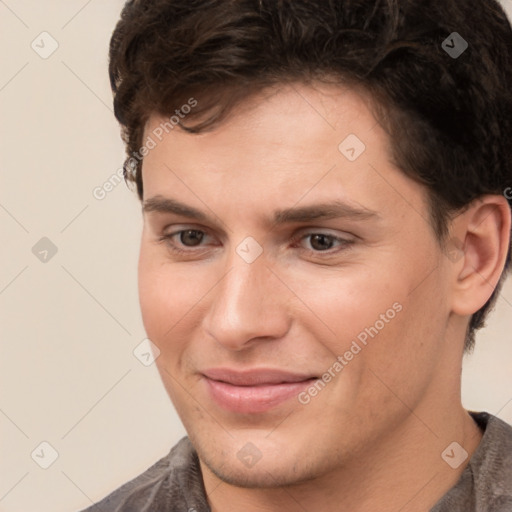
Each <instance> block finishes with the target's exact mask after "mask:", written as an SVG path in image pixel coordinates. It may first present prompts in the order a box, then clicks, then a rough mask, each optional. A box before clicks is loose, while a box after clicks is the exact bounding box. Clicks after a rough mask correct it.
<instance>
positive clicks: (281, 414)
mask: <svg viewBox="0 0 512 512" xmlns="http://www.w3.org/2000/svg"><path fill="white" fill-rule="evenodd" d="M198 100H199V101H200V98H198ZM368 104H369V102H368V99H367V98H365V97H364V96H363V95H362V94H358V93H356V92H355V91H353V90H350V89H345V88H342V87H340V86H327V85H320V84H316V85H315V87H313V86H311V85H302V84H294V85H288V86H282V87H279V88H274V89H273V90H271V91H265V92H263V93H260V94H259V95H257V96H253V97H252V98H251V99H249V100H247V101H246V102H245V103H244V104H243V105H240V106H239V107H238V108H237V109H236V110H235V111H234V113H233V114H232V115H230V117H229V118H228V119H227V120H225V121H224V122H223V123H221V124H220V125H218V126H217V127H215V129H214V130H212V131H208V132H205V133H201V134H189V133H186V132H184V131H182V130H179V129H175V130H173V131H171V132H169V133H168V134H166V135H165V136H164V137H163V139H162V141H161V142H159V143H158V145H157V147H156V148H154V149H152V150H151V151H150V153H149V154H148V155H147V156H146V157H145V159H144V164H143V182H144V201H145V202H147V201H148V200H149V199H151V198H155V197H157V196H160V197H165V198H171V199H174V200H178V201H180V202H181V203H184V204H185V205H187V206H189V207H193V208H195V209H197V210H200V211H202V212H203V213H204V214H205V219H202V220H198V219H195V218H191V217H189V216H187V215H177V214H175V213H170V212H159V211H146V212H145V213H144V228H143V234H142V241H141V252H140V261H139V290H140V302H141V308H142V315H143V320H144V325H145V328H146V331H147V334H148V336H149V338H150V339H151V340H152V341H153V343H155V345H156V346H157V347H158V348H159V350H160V351H161V353H160V357H158V359H157V366H158V370H159V372H160V375H161V378H162V381H163V383H164V385H165V388H166V390H167V392H168V394H169V396H170V398H171V400H172V402H173V404H174V406H175V407H176V410H177V412H178V414H179V416H180V418H181V420H182V421H183V424H184V426H185V428H186V430H187V432H188V434H189V437H190V439H191V441H192V443H193V445H194V447H195V448H196V450H197V452H198V455H199V458H200V464H201V470H202V473H203V479H204V483H205V488H206V491H207V495H208V500H209V503H210V506H211V508H212V510H213V511H223V512H224V511H231V510H233V511H235V510H244V511H247V512H252V511H278V510H279V511H304V510H325V511H335V510H336V511H339V510H347V511H348V510H350V511H351V512H359V511H368V510H379V511H380V512H386V511H394V512H396V511H397V510H401V511H402V512H405V511H420V510H422V511H424V510H427V509H429V508H430V507H432V506H433V505H434V504H435V503H436V502H437V501H438V500H439V499H440V498H441V496H443V494H445V493H446V492H447V491H448V490H449V489H450V488H451V487H452V486H453V485H455V483H456V482H457V480H458V478H459V476H460V474H461V473H462V471H463V470H464V468H465V467H466V465H467V462H468V460H469V459H467V460H466V461H465V462H464V463H462V464H461V465H460V466H459V467H458V468H457V469H452V468H451V467H449V466H448V464H447V463H446V462H445V461H444V460H443V459H442V458H441V453H442V452H443V450H445V448H446V447H447V446H448V445H449V444H450V443H452V442H453V441H456V442H458V443H459V444H460V445H461V446H462V447H464V449H465V450H466V451H467V452H468V454H469V456H471V454H472V453H473V452H474V450H475V449H476V447H477V446H478V443H479V441H480V439H481V432H480V430H479V429H478V428H477V426H476V424H475V423H474V422H473V420H472V419H471V417H470V416H469V414H468V413H467V411H465V410H464V408H463V407H462V405H461V399H460V374H461V364H462V363H461V361H462V354H463V344H464V334H465V330H466V326H467V324H468V321H469V318H470V316H471V314H472V313H474V312H475V311H477V310H478V309H479V308H480V307H481V306H482V305H483V304H484V303H485V302H486V300H487V299H488V298H489V296H490V295H491V293H492V291H493V289H494V286H495V285H496V283H497V282H498V279H499V276H500V274H501V271H502V269H503V266H504V263H505V257H506V248H507V246H508V234H509V232H510V211H509V208H508V205H507V202H506V199H505V198H504V197H502V196H496V195H487V196H483V197H481V198H480V199H478V200H477V201H475V202H474V203H472V204H471V205H470V206H469V207H468V208H467V209H466V210H465V211H464V212H463V213H461V214H459V215H458V216H457V217H455V219H454V220H453V222H452V223H451V237H453V238H455V239H457V240H459V241H463V242H464V251H463V252H460V255H459V256H458V257H447V252H446V251H445V250H443V248H442V247H441V246H440V244H439V243H438V241H437V239H436V237H435V235H434V233H433V231H432V228H431V225H430V224H429V222H428V213H427V211H428V210H427V202H426V198H427V196H426V192H425V190H424V188H423V187H422V186H421V185H419V184H418V183H416V182H414V181H412V180H410V179H409V178H408V177H406V176H405V175H404V174H403V173H402V172H401V171H400V170H399V169H397V168H396V167H395V166H394V165H393V164H392V163H391V158H390V154H389V150H388V144H389V141H388V139H387V135H386V134H385V132H384V131H383V130H382V128H381V127H380V125H379V124H377V123H376V120H375V118H374V117H373V115H372V113H371V111H370V110H369V108H368ZM161 121H162V118H160V117H159V116H157V115H153V116H151V118H150V120H149V122H148V124H147V126H146V135H150V134H151V131H152V130H154V129H155V127H157V126H158V124H159V123H160V122H161ZM185 122H186V120H185ZM348 134H356V135H357V137H358V138H359V139H360V140H361V141H363V142H364V144H365V146H366V150H365V151H364V152H363V153H362V154H361V155H360V156H359V157H358V158H357V159H356V160H355V161H353V162H350V161H349V160H347V159H346V158H345V156H343V154H342V153H341V152H340V151H339V150H338V145H339V144H340V142H341V141H343V140H344V139H345V138H346V137H347V135H348ZM332 201H344V202H347V203H349V204H350V205H352V206H355V207H357V208H365V209H369V210H371V211H373V212H376V214H377V215H376V216H375V217H371V218H368V219H366V220H364V219H357V218H344V217H339V218H332V219H324V218H320V219H316V220H303V221H294V222H285V223H273V215H274V212H275V211H276V210H283V209H287V208H298V207H306V206H311V205H316V204H319V203H330V202H332ZM186 229H192V230H199V231H202V232H204V233H205V235H204V237H203V239H202V240H201V241H200V244H199V246H192V247H190V246H187V245H184V243H183V239H182V238H180V235H179V233H178V234H177V235H176V234H175V235H174V236H172V237H171V238H169V239H167V240H164V241H162V240H160V237H162V235H165V234H172V233H176V232H179V231H180V230H186ZM315 233H319V234H325V235H326V236H331V237H335V238H334V239H333V238H323V239H322V240H323V241H324V242H328V243H327V245H328V246H329V247H330V244H331V243H332V248H330V249H328V250H321V249H322V248H323V247H324V246H322V245H321V246H320V250H318V247H319V246H318V245H317V244H313V241H314V239H313V238H312V237H311V236H308V235H312V234H315ZM248 236H251V237H253V238H254V239H255V240H256V241H257V242H258V244H260V246H261V247H262V249H263V253H262V254H261V255H260V256H259V257H258V258H257V259H256V260H255V261H254V262H252V263H246V262H245V261H244V260H243V259H242V258H241V257H240V256H239V255H238V254H237V252H236V248H237V246H238V245H239V244H240V243H241V242H242V241H243V240H244V239H245V238H246V237H248ZM336 237H338V238H339V239H343V240H351V241H352V243H351V244H349V245H347V244H344V243H342V242H339V241H337V239H336ZM315 240H318V239H317V238H316V239H315ZM185 243H189V239H188V238H185ZM176 248H178V249H181V250H182V251H185V252H176ZM452 256H453V253H452ZM395 303H398V304H399V305H401V307H402V309H401V311H400V312H398V313H396V315H395V316H394V318H393V319H391V320H389V321H388V322H387V323H385V325H384V327H383V328H382V329H380V330H379V332H378V334H377V335H376V336H375V337H374V338H369V340H368V343H367V345H366V346H364V347H363V348H362V350H361V351H360V352H359V353H357V355H355V356H354V357H353V358H352V360H351V361H349V362H348V364H346V365H345V366H344V367H343V370H342V371H341V372H339V373H337V374H336V376H335V377H334V378H332V380H331V381H330V382H329V383H328V384H327V385H326V386H325V387H324V388H323V389H322V390H321V392H319V393H318V394H317V396H315V397H313V398H311V400H310V402H309V403H308V404H306V405H304V404H301V403H300V402H299V401H298V400H296V399H291V400H289V401H287V402H285V403H284V404H281V405H279V406H277V407H275V408H274V409H271V410H269V411H266V412H264V413H260V414H238V413H234V412H229V411H225V410H224V409H222V408H221V407H219V406H218V405H217V404H216V403H215V402H214V401H212V400H211V398H210V396H209V394H208V393H207V387H206V385H205V381H204V379H203V377H202V376H201V374H200V372H201V370H205V369H207V368H212V367H220V366H224V367H230V368H237V369H240V370H244V369H249V368H256V367H258V368H261V367H270V368H276V369H282V370H288V371H292V372H298V373H311V374H314V375H316V376H321V375H322V374H324V372H326V371H327V370H328V369H329V368H331V367H332V366H333V363H334V362H335V361H336V357H337V356H339V355H343V354H345V352H346V351H347V350H349V349H350V347H351V344H352V342H353V341H354V340H355V339H356V337H357V335H358V334H359V333H361V332H362V331H364V329H365V328H367V327H369V326H373V325H374V324H375V323H376V321H377V320H379V318H381V316H380V315H382V314H385V313H386V311H387V310H389V309H390V308H392V305H393V304H395ZM247 443H252V444H253V445H254V446H256V447H257V450H258V451H259V453H260V454H261V458H260V459H259V461H258V462H257V463H256V464H254V465H253V466H252V467H247V466H246V465H244V464H242V462H241V461H240V460H239V458H238V457H237V453H238V451H239V450H240V449H242V448H243V447H244V446H245V445H246V444H247Z"/></svg>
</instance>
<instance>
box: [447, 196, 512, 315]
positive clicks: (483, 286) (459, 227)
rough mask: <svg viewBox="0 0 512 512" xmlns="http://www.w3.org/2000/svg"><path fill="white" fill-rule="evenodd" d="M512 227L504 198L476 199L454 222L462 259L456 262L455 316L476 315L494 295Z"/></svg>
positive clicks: (504, 260) (453, 309)
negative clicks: (511, 227)
mask: <svg viewBox="0 0 512 512" xmlns="http://www.w3.org/2000/svg"><path fill="white" fill-rule="evenodd" d="M510 226H511V213H510V207H509V205H508V201H507V200H506V198H505V197H503V196H501V195H485V196H481V197H479V198H477V199H475V201H474V203H473V204H472V205H471V206H470V207H469V208H468V209H467V210H466V211H465V212H464V213H463V214H461V215H460V216H459V217H458V218H457V219H456V220H455V221H454V224H453V228H454V233H455V238H454V239H455V240H458V241H459V245H460V247H459V249H460V251H461V256H462V257H461V259H460V261H454V272H456V273H455V275H454V281H453V304H452V311H453V312H454V313H457V314H459V315H472V314H473V313H475V312H476V311H478V310H479V309H480V308H481V307H482V306H483V305H484V304H485V303H486V302H487V300H488V299H489V297H490V296H491V295H492V293H493V291H494V289H495V287H496V285H497V284H498V282H499V279H500V277H501V274H502V271H503V268H504V266H505V262H506V258H507V253H508V249H509V245H510ZM452 240H453V239H452Z"/></svg>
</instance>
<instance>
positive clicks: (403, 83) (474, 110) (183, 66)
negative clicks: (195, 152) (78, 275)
mask: <svg viewBox="0 0 512 512" xmlns="http://www.w3.org/2000/svg"><path fill="white" fill-rule="evenodd" d="M454 33H457V35H454ZM459 34H460V35H459ZM450 37H451V38H452V39H450ZM453 37H460V38H461V39H459V41H464V42H465V41H467V45H468V47H467V49H466V50H465V51H464V52H463V53H462V54H461V55H459V56H457V57H455V56H454V55H453V54H452V55H450V54H449V52H448V51H446V46H445V45H446V42H445V43H443V41H450V43H449V46H453V45H454V42H453V41H454V39H453ZM109 57H110V63H109V75H110V82H111V86H112V91H113V94H114V110H115V115H116V118H117V119H118V121H119V122H120V123H121V125H122V136H123V140H124V142H125V144H126V150H127V158H126V161H125V164H124V172H125V179H126V180H128V181H132V182H134V183H135V184H136V187H137V191H138V195H139V198H140V199H142V197H143V183H142V173H141V167H142V166H141V158H140V155H139V154H138V151H139V149H140V148H141V146H142V142H143V141H142V139H143V134H144V128H145V124H146V122H147V120H148V119H149V116H150V115H151V114H153V113H158V114H161V115H164V116H171V115H172V114H173V113H174V112H175V111H176V109H179V107H180V106H181V105H182V104H186V102H187V100H189V99H190V98H191V97H195V98H198V100H197V101H196V100H194V101H196V103H197V105H198V106H197V108H195V109H194V110H193V112H191V113H190V114H189V115H188V116H187V122H186V123H182V122H179V125H180V127H181V128H183V129H186V130H188V131H190V132H199V131H201V130H206V129H210V128H212V127H214V126H215V125H216V124H217V123H219V122H221V120H222V119H223V118H224V117H225V116H226V115H228V113H229V111H230V110H231V109H232V108H233V107H235V106H236V105H238V104H239V103H240V102H241V101H242V100H243V99H245V98H247V97H248V96H249V95H250V94H252V93H254V92H258V91H260V90H262V89H263V88H265V87H268V86H272V85H275V84H279V83H283V82H288V81H302V82H312V81H314V80H331V81H332V79H334V80H339V81H340V82H344V83H347V82H348V83H351V84H353V85H354V86H357V87H361V88H362V89H364V90H366V91H367V92H369V93H370V97H372V98H373V99H374V100H375V102H376V104H377V105H378V109H377V115H378V117H379V119H380V120H381V122H382V124H383V125H384V127H385V128H386V130H387V132H388V134H389V136H390V141H391V151H392V156H393V159H394V161H395V163H396V165H397V166H398V167H399V168H400V169H401V170H402V171H403V172H404V173H405V174H407V175H408V176H409V177H411V178H413V179H414V180H416V181H418V182H420V183H422V184H423V185H424V186H425V187H426V188H427V190H428V197H429V204H430V219H431V225H432V228H433V231H434V233H435V234H436V236H437V239H438V240H439V241H440V243H441V245H442V246H444V245H445V244H446V243H447V238H448V231H449V230H448V224H449V219H450V216H451V214H452V213H455V212H457V211H460V210H461V209H462V208H464V207H466V206H468V205H469V204H470V203H471V202H472V201H473V200H474V199H476V198H477V197H479V196H481V195H483V194H487V193H490V194H502V193H503V192H504V190H505V189H506V188H507V187H508V186H510V185H512V140H511V138H512V29H511V26H510V22H509V20H508V19H507V16H506V14H505V13H504V11H503V9H502V8H501V7H500V5H499V4H498V2H496V1H494V0H442V1H439V0H129V1H127V2H126V4H125V6H124V8H123V10H122V13H121V19H120V20H119V22H118V24H117V26H116V28H115V31H114V33H113V35H112V39H111V42H110V54H109ZM379 112H380V113H379ZM205 116H206V117H205ZM180 117H181V116H180ZM194 117H195V118H196V119H197V118H198V117H200V122H198V123H196V124H195V125H194V124H191V121H190V120H191V119H193V118H194ZM135 155H137V156H138V158H134V156H135ZM510 259H511V258H510V247H509V251H508V254H507V259H506V264H505V268H504V270H503V273H502V276H501V279H500V281H499V283H498V284H497V286H496V288H495V290H494V292H493V294H492V295H491V297H490V298H489V300H488V301H487V302H486V304H485V305H484V306H483V307H482V308H480V309H479V310H478V311H477V312H476V313H474V314H473V315H472V318H471V321H470V323H469V326H468V331H467V333H466V340H465V349H466V350H470V349H471V348H472V347H473V345H474V333H475V330H476V329H479V328H481V327H483V326H484V325H485V323H484V320H485V317H486V315H487V313H488V311H489V310H490V309H491V308H492V307H493V306H494V304H495V302H496V299H497V296H498V294H499V292H500V290H501V287H502V285H503V281H504V278H505V276H506V273H507V271H508V269H509V267H510Z"/></svg>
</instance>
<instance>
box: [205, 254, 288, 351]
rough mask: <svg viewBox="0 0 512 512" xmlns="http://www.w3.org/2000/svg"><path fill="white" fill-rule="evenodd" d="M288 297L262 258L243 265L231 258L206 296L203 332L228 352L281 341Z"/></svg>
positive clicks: (235, 256) (241, 262)
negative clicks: (209, 293) (219, 278)
mask: <svg viewBox="0 0 512 512" xmlns="http://www.w3.org/2000/svg"><path fill="white" fill-rule="evenodd" d="M237 259H238V261H237ZM289 293H290V292H289V291H288V290H287V289H286V288H285V287H284V286H283V285H282V284H281V283H280V282H279V280H278V279H277V278H276V276H275V275H274V274H273V272H272V271H271V270H270V269H269V267H268V266H267V264H266V262H265V259H264V257H263V256H260V257H259V258H258V259H257V260H256V261H254V262H252V263H246V262H244V261H241V260H240V258H239V257H238V255H236V254H235V255H234V257H233V258H232V259H230V265H229V267H228V271H227V273H226V274H225V275H224V277H223V278H222V279H221V280H220V282H219V283H218V284H217V285H216V286H215V288H214V289H213V290H212V293H211V295H210V301H209V308H208V310H207V311H206V314H205V316H204V317H203V326H204V328H205V331H206V332H207V334H208V335H209V336H211V337H213V338H214V339H215V340H216V341H217V342H218V343H220V344H221V345H223V346H224V347H225V348H227V349H229V350H232V351H240V350H243V349H245V348H247V347H248V346H249V345H252V344H254V342H256V341H257V340H259V341H263V340H266V341H268V340H275V339H278V338H281V337H282V336H284V335H285V334H286V332H287V331H288V329H289V326H290V315H289V312H288V311H287V306H286V305H287V304H289V303H290V297H289V296H287V294H288V295H289Z"/></svg>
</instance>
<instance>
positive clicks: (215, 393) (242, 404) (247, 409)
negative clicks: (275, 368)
mask: <svg viewBox="0 0 512 512" xmlns="http://www.w3.org/2000/svg"><path fill="white" fill-rule="evenodd" d="M205 380H206V382H207V384H208V388H209V391H210V395H211V397H212V398H213V399H214V400H215V402H217V404H218V405H220V406H221V407H222V408H224V409H227V410H229V411H232V412H237V413H240V414H254V413H261V412H265V411H268V410H269V409H272V408H274V407H276V406H278V405H280V404H282V403H283V402H286V401H287V400H289V399H291V398H292V397H297V396H298V395H299V393H301V391H303V390H304V389H305V388H307V387H308V386H310V385H311V383H312V382H314V381H315V380H316V379H309V380H304V381H301V382H284V383H281V384H265V385H261V386H234V385H232V384H227V383H226V382H220V381H218V380H212V379H208V378H206V379H205Z"/></svg>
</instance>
